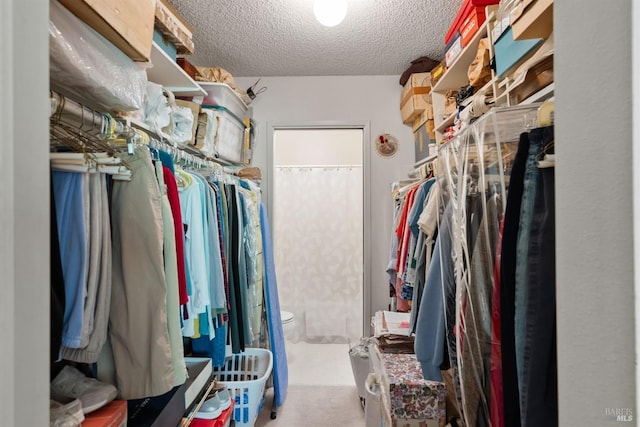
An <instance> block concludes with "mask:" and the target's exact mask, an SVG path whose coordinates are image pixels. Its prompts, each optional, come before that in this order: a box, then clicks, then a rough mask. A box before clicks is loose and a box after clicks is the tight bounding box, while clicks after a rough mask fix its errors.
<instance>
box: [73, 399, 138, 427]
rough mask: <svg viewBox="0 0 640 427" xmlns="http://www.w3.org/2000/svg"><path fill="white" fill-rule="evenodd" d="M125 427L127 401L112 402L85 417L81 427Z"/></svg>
mask: <svg viewBox="0 0 640 427" xmlns="http://www.w3.org/2000/svg"><path fill="white" fill-rule="evenodd" d="M126 425H127V401H126V400H114V401H112V402H109V404H107V405H106V406H103V407H102V408H100V409H98V410H97V411H94V412H92V413H90V414H87V415H85V417H84V421H83V423H82V427H121V426H126Z"/></svg>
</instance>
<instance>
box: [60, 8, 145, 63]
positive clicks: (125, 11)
mask: <svg viewBox="0 0 640 427" xmlns="http://www.w3.org/2000/svg"><path fill="white" fill-rule="evenodd" d="M60 3H62V4H63V5H64V6H65V7H66V8H67V9H69V10H70V11H71V12H72V13H73V14H74V15H76V16H77V17H78V18H80V19H82V20H83V21H84V22H85V23H87V25H89V26H90V27H91V28H93V29H94V30H96V31H97V32H98V33H100V34H101V35H102V36H103V37H105V38H106V39H107V40H109V41H110V42H111V43H113V44H114V45H115V46H116V47H117V48H119V49H120V50H122V51H123V52H124V53H125V54H126V55H127V56H129V57H130V58H131V59H133V60H134V61H142V62H146V61H149V58H150V57H151V45H152V41H153V21H154V14H155V8H156V3H155V0H60Z"/></svg>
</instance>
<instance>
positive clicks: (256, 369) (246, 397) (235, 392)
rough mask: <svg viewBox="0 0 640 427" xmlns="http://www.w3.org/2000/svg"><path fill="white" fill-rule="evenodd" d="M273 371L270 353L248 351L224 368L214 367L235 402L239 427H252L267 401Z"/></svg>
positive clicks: (236, 355)
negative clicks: (267, 384) (269, 379)
mask: <svg viewBox="0 0 640 427" xmlns="http://www.w3.org/2000/svg"><path fill="white" fill-rule="evenodd" d="M272 368H273V355H272V354H271V351H269V350H266V349H263V348H247V349H246V350H245V351H244V352H243V353H240V354H233V355H231V357H229V358H228V359H227V360H226V361H225V363H224V366H223V367H221V368H216V367H214V368H213V375H216V376H217V377H218V381H220V382H221V383H223V384H224V385H225V387H226V388H227V390H229V394H230V396H231V397H232V398H233V399H234V404H235V407H234V410H233V419H234V421H235V425H236V426H248V427H252V426H253V424H254V423H255V421H256V418H257V417H258V413H259V412H260V408H261V407H262V402H263V401H264V388H265V384H266V382H267V379H268V378H269V375H271V369H272Z"/></svg>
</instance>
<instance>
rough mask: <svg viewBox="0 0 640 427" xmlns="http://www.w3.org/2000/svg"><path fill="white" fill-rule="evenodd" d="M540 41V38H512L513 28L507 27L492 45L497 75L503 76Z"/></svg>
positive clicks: (538, 44) (533, 49)
mask: <svg viewBox="0 0 640 427" xmlns="http://www.w3.org/2000/svg"><path fill="white" fill-rule="evenodd" d="M541 43H542V39H528V40H514V39H513V30H512V29H511V27H509V28H507V30H506V31H504V32H503V33H502V35H501V36H500V37H499V38H498V40H496V41H495V42H494V45H493V49H494V52H495V59H496V74H497V75H498V77H503V76H505V75H506V74H507V73H508V72H509V71H510V70H512V69H513V68H514V67H515V66H517V65H518V64H519V63H521V62H522V61H524V60H525V59H526V58H527V57H528V56H529V55H531V54H532V53H533V52H534V51H535V49H536V48H537V47H538V46H540V44H541Z"/></svg>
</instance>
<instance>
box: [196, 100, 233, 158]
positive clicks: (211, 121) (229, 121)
mask: <svg viewBox="0 0 640 427" xmlns="http://www.w3.org/2000/svg"><path fill="white" fill-rule="evenodd" d="M202 114H204V115H206V116H207V119H206V122H205V123H206V126H198V130H197V133H196V140H197V141H200V140H201V138H202V144H201V148H200V151H201V152H202V153H203V154H204V155H205V156H207V157H211V158H216V159H220V160H224V161H227V162H230V163H232V164H236V165H240V164H244V154H245V153H244V136H245V126H244V123H242V122H241V121H238V119H237V118H236V116H235V115H233V114H231V113H230V112H229V110H228V109H227V108H226V107H221V106H214V107H203V109H202Z"/></svg>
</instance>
